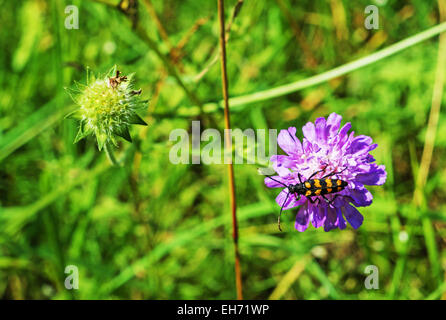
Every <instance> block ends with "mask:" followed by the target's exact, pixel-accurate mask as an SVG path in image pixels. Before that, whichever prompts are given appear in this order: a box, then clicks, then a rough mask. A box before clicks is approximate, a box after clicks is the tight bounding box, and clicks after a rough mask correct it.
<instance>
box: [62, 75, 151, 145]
mask: <svg viewBox="0 0 446 320" xmlns="http://www.w3.org/2000/svg"><path fill="white" fill-rule="evenodd" d="M132 76H133V74H130V75H128V76H122V75H121V73H120V72H119V71H118V70H117V69H116V66H115V67H114V68H113V69H112V70H111V71H110V72H109V74H108V75H106V76H105V77H103V78H99V79H96V78H95V77H93V78H92V79H89V77H88V76H87V85H86V86H85V85H78V91H79V92H78V94H76V95H75V96H74V97H73V100H74V102H75V103H76V104H77V105H78V106H79V108H78V109H77V110H75V111H74V112H72V113H71V114H69V115H67V117H72V118H76V119H78V120H80V126H79V132H78V133H77V136H76V138H75V140H74V143H76V142H78V141H79V140H81V139H83V138H85V137H86V136H88V135H90V134H93V135H95V136H96V139H97V142H98V147H99V150H102V149H103V148H104V146H106V144H108V145H111V144H113V145H114V146H117V142H116V136H119V137H122V138H124V139H125V140H127V141H129V142H132V138H131V137H130V133H129V125H131V124H140V125H147V124H146V123H145V122H144V120H143V119H141V117H140V116H139V115H138V114H137V113H136V111H137V110H138V109H141V108H143V107H144V106H145V105H146V103H147V101H143V100H141V98H140V94H141V90H134V89H133V87H132Z"/></svg>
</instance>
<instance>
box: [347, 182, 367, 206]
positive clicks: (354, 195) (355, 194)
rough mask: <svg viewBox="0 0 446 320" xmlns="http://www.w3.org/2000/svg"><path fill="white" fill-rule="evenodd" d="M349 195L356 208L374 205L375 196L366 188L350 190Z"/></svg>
mask: <svg viewBox="0 0 446 320" xmlns="http://www.w3.org/2000/svg"><path fill="white" fill-rule="evenodd" d="M349 195H350V198H351V200H352V201H351V202H352V203H353V204H354V205H355V206H356V207H367V206H369V205H371V204H372V200H373V196H372V194H371V193H370V191H369V190H367V189H366V188H364V187H362V188H358V187H357V188H356V189H350V190H349Z"/></svg>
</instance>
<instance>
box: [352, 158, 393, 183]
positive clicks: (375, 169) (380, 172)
mask: <svg viewBox="0 0 446 320" xmlns="http://www.w3.org/2000/svg"><path fill="white" fill-rule="evenodd" d="M386 179H387V172H386V167H385V166H383V165H381V166H378V165H376V164H375V163H372V164H371V165H370V170H369V171H368V172H364V173H359V174H357V175H356V177H355V180H356V181H358V182H360V183H362V184H365V185H369V186H372V185H377V186H380V185H382V184H384V182H386Z"/></svg>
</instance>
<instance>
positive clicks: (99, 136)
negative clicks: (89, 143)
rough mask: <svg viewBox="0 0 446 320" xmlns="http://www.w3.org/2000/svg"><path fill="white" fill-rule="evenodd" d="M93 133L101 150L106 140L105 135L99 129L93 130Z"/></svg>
mask: <svg viewBox="0 0 446 320" xmlns="http://www.w3.org/2000/svg"><path fill="white" fill-rule="evenodd" d="M95 134H96V139H97V141H98V148H99V151H102V149H103V148H104V145H105V143H106V142H107V135H106V134H105V133H103V132H100V131H99V130H95Z"/></svg>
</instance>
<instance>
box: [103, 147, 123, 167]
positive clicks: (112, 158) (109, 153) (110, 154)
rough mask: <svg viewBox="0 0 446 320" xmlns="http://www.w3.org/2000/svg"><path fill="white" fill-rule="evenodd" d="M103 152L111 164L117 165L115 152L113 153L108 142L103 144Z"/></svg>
mask: <svg viewBox="0 0 446 320" xmlns="http://www.w3.org/2000/svg"><path fill="white" fill-rule="evenodd" d="M104 150H105V153H106V154H107V158H108V160H110V162H111V163H112V165H114V166H117V167H119V162H118V160H116V157H115V154H114V153H113V150H112V149H111V148H110V145H109V144H108V143H106V144H105V146H104Z"/></svg>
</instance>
